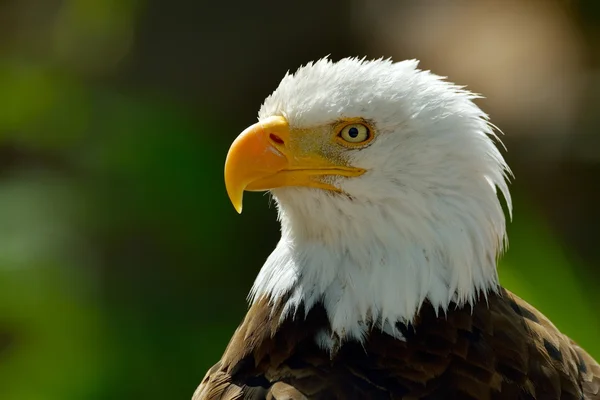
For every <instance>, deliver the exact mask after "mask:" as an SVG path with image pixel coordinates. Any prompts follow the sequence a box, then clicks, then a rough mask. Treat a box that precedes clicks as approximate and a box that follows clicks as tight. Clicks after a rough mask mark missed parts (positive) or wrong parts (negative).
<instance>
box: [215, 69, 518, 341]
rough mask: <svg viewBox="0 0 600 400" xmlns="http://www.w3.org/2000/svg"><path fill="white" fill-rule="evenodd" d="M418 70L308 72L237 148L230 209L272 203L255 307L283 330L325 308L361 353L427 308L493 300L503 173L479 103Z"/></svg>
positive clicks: (283, 87) (232, 155)
mask: <svg viewBox="0 0 600 400" xmlns="http://www.w3.org/2000/svg"><path fill="white" fill-rule="evenodd" d="M417 64H418V63H417V62H416V61H414V60H410V61H403V62H397V63H394V62H391V61H390V60H374V61H365V60H359V59H356V58H346V59H342V60H340V61H338V62H332V61H330V60H328V59H322V60H319V61H317V62H314V63H309V64H307V65H306V66H303V67H301V68H300V69H299V70H298V71H297V72H295V73H294V74H287V75H286V76H285V77H284V78H283V80H282V81H281V83H280V84H279V87H278V88H277V89H276V90H275V91H274V92H273V93H272V94H271V95H270V96H269V97H268V98H267V99H266V100H265V102H264V104H263V105H262V107H261V109H260V112H259V121H258V122H257V123H256V124H254V125H252V126H251V127H249V128H248V129H246V130H245V131H244V132H242V133H241V134H240V135H239V136H238V138H237V139H236V140H235V141H234V143H233V144H232V146H231V148H230V151H229V154H228V155H227V161H226V165H225V181H226V187H227V192H228V194H229V196H230V199H231V201H232V203H233V205H234V207H235V208H236V209H237V210H238V211H239V212H241V209H242V194H243V192H244V191H265V190H268V191H270V193H271V194H272V196H273V198H274V199H275V201H276V204H277V207H278V212H279V219H280V221H281V228H282V229H281V231H282V237H281V240H280V242H279V243H278V245H277V247H276V249H275V250H274V252H273V253H272V254H271V256H270V257H269V258H268V259H267V261H266V263H265V265H264V266H263V268H262V269H261V272H260V273H259V275H258V277H257V279H256V281H255V284H254V287H253V289H252V292H251V301H255V300H256V299H259V298H261V297H263V296H267V297H268V298H270V299H271V300H272V301H273V302H276V301H283V302H285V305H284V306H285V310H286V312H285V313H284V315H286V316H289V315H290V313H291V314H292V315H294V314H295V312H296V311H297V310H298V309H299V307H300V305H302V306H303V309H304V310H309V309H310V308H311V307H312V306H314V305H315V304H317V303H322V304H323V305H324V307H325V309H326V310H327V313H328V317H329V319H330V323H331V329H332V332H333V333H334V334H335V335H337V336H338V337H340V338H342V339H356V340H362V338H363V337H364V335H365V333H366V332H367V331H368V329H370V328H371V327H373V326H378V327H379V328H381V329H383V330H385V331H387V332H389V333H390V334H392V335H400V334H399V333H398V332H396V330H395V328H394V327H395V326H396V325H395V324H396V323H397V322H403V323H408V322H411V321H412V320H413V319H414V317H415V315H416V314H417V312H418V310H419V308H420V306H421V305H422V304H423V303H424V302H426V301H427V302H429V303H431V304H432V305H433V307H434V308H435V309H436V310H441V311H442V312H443V311H445V310H446V309H447V308H448V307H449V306H450V304H451V303H452V302H454V303H456V304H459V305H464V304H467V303H473V302H474V301H475V299H476V298H477V297H478V296H479V294H480V293H484V294H485V293H488V292H489V291H495V290H497V289H498V277H497V272H496V259H497V256H498V254H499V253H500V252H501V251H502V249H503V245H504V243H505V237H506V224H505V216H504V212H503V209H502V206H501V203H500V201H499V199H498V197H497V194H496V190H497V189H499V190H500V192H501V193H502V194H503V197H504V198H505V199H506V202H507V205H508V208H509V210H510V208H511V199H510V193H509V191H508V187H507V176H508V175H509V174H510V170H509V169H508V166H507V165H506V163H505V161H504V159H503V157H502V155H501V153H500V152H499V150H498V148H497V147H496V145H495V143H494V142H495V141H496V140H497V138H496V136H495V135H494V132H493V127H492V125H491V124H490V123H489V122H488V120H487V115H486V114H485V113H484V112H483V111H482V110H481V109H480V108H479V107H478V106H477V105H475V103H474V102H473V100H474V99H475V98H477V96H476V95H474V94H473V93H471V92H469V91H467V90H464V89H463V88H461V87H459V86H456V85H454V84H452V83H449V82H447V81H445V80H444V79H443V78H442V77H439V76H437V75H434V74H432V73H431V72H429V71H422V70H419V69H418V68H417ZM328 343H329V342H328V341H327V339H326V338H324V339H323V340H322V344H323V346H324V347H327V346H328Z"/></svg>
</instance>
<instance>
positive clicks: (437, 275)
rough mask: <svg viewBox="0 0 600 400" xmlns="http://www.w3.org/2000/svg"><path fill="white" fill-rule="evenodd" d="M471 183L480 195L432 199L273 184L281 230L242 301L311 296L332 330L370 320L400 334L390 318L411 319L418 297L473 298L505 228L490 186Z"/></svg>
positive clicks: (482, 289)
mask: <svg viewBox="0 0 600 400" xmlns="http://www.w3.org/2000/svg"><path fill="white" fill-rule="evenodd" d="M466 183H468V184H469V185H471V186H472V185H476V184H477V182H473V181H471V182H466ZM478 184H479V185H487V188H480V189H483V190H482V191H481V192H483V193H485V192H486V191H487V192H489V196H488V197H489V198H488V199H484V200H487V202H484V203H479V201H480V200H482V199H472V200H469V199H464V198H456V199H454V200H453V199H452V198H443V197H442V198H437V199H432V201H433V202H435V203H437V207H435V206H434V207H429V206H428V205H427V204H424V203H422V200H421V199H419V198H418V197H415V196H406V197H402V196H401V195H400V194H398V197H397V198H395V199H393V200H389V201H388V202H385V203H381V204H369V203H365V202H361V201H360V200H357V199H351V198H348V197H344V196H340V195H333V194H330V193H326V192H323V191H319V190H314V189H297V188H285V189H278V190H276V191H274V192H275V193H274V195H275V197H276V199H277V201H278V204H279V217H280V220H281V226H282V237H281V240H280V241H279V243H278V244H277V247H276V249H275V251H273V253H272V254H271V255H270V256H269V258H268V259H267V261H266V263H265V265H264V266H263V268H262V270H261V271H260V273H259V275H258V277H257V279H256V281H255V283H254V286H253V288H252V291H251V294H250V297H251V299H252V301H255V300H256V299H258V298H260V297H262V296H268V297H270V298H271V299H273V300H275V299H281V298H284V297H285V296H286V295H288V296H289V298H288V300H287V303H286V305H285V312H284V313H283V315H284V317H285V316H289V315H294V314H295V311H296V310H297V309H298V306H299V305H300V304H301V303H303V304H304V306H305V310H310V308H311V307H312V306H313V305H314V304H315V303H317V302H320V301H321V302H323V304H324V306H325V308H326V310H327V312H328V315H329V319H330V323H331V327H332V331H333V333H334V334H335V335H336V336H337V337H338V338H339V339H341V340H353V339H354V340H359V341H361V340H363V339H364V338H365V334H366V333H367V331H368V330H369V329H370V328H372V327H377V328H380V329H383V330H386V331H387V332H388V333H390V334H392V335H396V336H397V337H400V334H399V333H398V332H396V331H395V324H396V322H401V323H407V322H411V321H412V320H413V319H414V317H415V316H416V314H417V313H418V311H419V308H420V307H421V305H422V304H423V302H424V301H426V300H427V301H429V302H430V303H431V304H432V305H433V307H434V308H435V309H437V310H439V311H441V312H445V311H446V310H447V309H448V307H449V305H450V303H451V302H455V303H457V304H458V305H465V304H473V303H474V301H475V300H476V299H477V297H478V295H479V294H480V293H484V294H485V293H487V292H489V291H496V290H497V288H498V276H497V273H496V258H497V253H498V252H499V251H501V249H502V244H503V240H504V237H505V235H504V226H505V224H504V215H503V212H502V209H501V206H500V203H499V202H498V200H497V199H496V196H495V193H494V191H493V190H491V188H490V186H489V183H488V182H487V181H486V180H481V181H480V182H478ZM303 205H304V206H303ZM490 205H491V206H492V207H491V208H490V207H489V206H490ZM430 209H433V210H437V212H429V210H430ZM298 317H301V318H303V317H304V316H298ZM327 345H328V344H327V343H326V344H325V346H327Z"/></svg>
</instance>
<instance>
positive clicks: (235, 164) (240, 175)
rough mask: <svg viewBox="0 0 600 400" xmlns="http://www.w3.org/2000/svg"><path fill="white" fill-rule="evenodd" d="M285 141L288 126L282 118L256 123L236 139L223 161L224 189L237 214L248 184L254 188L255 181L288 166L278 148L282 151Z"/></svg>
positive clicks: (287, 136) (272, 118)
mask: <svg viewBox="0 0 600 400" xmlns="http://www.w3.org/2000/svg"><path fill="white" fill-rule="evenodd" d="M288 139H289V125H288V123H287V121H286V120H285V118H283V117H271V118H269V119H267V120H264V121H261V122H258V123H256V124H254V125H252V126H250V127H249V128H247V129H246V130H244V131H243V132H242V133H241V134H240V135H239V136H238V137H237V138H236V139H235V141H234V142H233V144H232V145H231V147H230V148H229V152H228V153H227V160H226V161H225V186H226V188H227V194H228V195H229V199H230V200H231V203H233V207H234V208H235V209H236V211H237V212H238V213H241V212H242V199H243V194H244V190H247V188H248V186H249V185H250V184H252V183H254V184H255V186H256V182H259V181H261V180H262V179H263V178H267V177H269V176H273V175H275V174H277V172H279V171H282V170H284V169H285V168H286V167H288V166H289V162H288V159H287V157H286V156H285V155H284V154H283V153H282V152H281V151H280V150H279V149H278V147H279V148H285V144H286V141H287V140H288ZM264 189H270V188H268V187H265V188H264ZM256 190H260V189H258V188H257V189H256Z"/></svg>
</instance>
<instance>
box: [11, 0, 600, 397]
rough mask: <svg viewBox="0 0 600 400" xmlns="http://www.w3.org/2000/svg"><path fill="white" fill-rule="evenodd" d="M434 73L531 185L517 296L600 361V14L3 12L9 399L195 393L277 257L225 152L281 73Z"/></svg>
mask: <svg viewBox="0 0 600 400" xmlns="http://www.w3.org/2000/svg"><path fill="white" fill-rule="evenodd" d="M327 54H331V57H332V58H334V59H337V58H340V57H343V56H349V55H367V56H369V57H379V56H386V57H387V56H392V57H394V59H397V60H401V59H404V58H419V59H420V60H422V63H421V66H422V67H423V68H425V69H432V70H433V71H434V72H436V73H438V74H441V75H446V76H449V77H450V79H451V80H452V81H455V82H457V83H459V84H465V85H468V87H469V88H470V89H472V90H474V91H476V92H480V93H483V94H484V95H485V96H486V97H487V99H484V100H481V101H479V104H480V105H481V106H482V107H483V108H484V109H485V110H486V112H488V113H490V115H491V118H492V121H493V122H494V123H495V124H497V125H498V126H499V127H500V128H502V130H503V131H504V133H505V136H504V142H505V144H506V145H507V147H508V149H509V150H508V153H507V154H506V156H507V159H508V161H509V163H510V164H511V166H512V168H513V170H514V172H515V175H516V180H515V181H514V184H513V185H512V191H513V193H514V197H515V207H514V222H513V223H511V224H510V226H509V235H510V250H509V252H508V254H507V256H506V257H505V258H504V259H503V261H502V262H501V265H500V273H501V277H502V281H503V283H504V284H505V286H507V287H508V288H510V289H512V290H513V291H515V292H516V293H517V294H519V295H520V296H521V297H523V298H525V299H527V300H528V301H530V302H531V303H532V304H534V305H535V306H536V307H538V308H539V309H541V310H542V311H543V312H544V313H546V315H547V316H549V317H550V318H551V319H552V320H553V321H554V322H555V324H556V325H557V326H558V327H559V328H560V329H561V330H563V331H564V332H565V333H567V334H569V335H570V336H572V337H573V338H574V339H575V340H577V341H579V342H580V343H581V344H582V345H583V346H584V347H586V348H587V349H588V350H589V352H590V353H591V354H593V355H594V356H595V357H600V340H599V338H600V316H599V315H598V310H599V307H598V306H599V301H600V293H599V292H598V290H599V289H600V284H599V283H598V278H599V276H600V270H599V269H598V265H599V261H600V251H599V245H600V242H599V237H598V233H597V227H598V226H599V225H600V207H599V205H600V194H599V191H598V189H599V188H600V178H599V176H600V133H599V131H600V114H599V108H600V95H599V93H600V5H599V3H598V2H597V1H595V0H585V1H584V0H581V1H553V0H543V1H542V0H540V1H529V0H528V1H525V0H519V1H517V0H515V1H503V2H488V1H483V0H479V1H456V2H448V1H437V2H436V1H430V2H417V1H414V0H413V1H409V0H406V1H391V0H390V1H386V0H333V1H330V2H321V1H317V0H307V1H303V2H297V3H291V2H290V3H285V4H284V3H282V2H275V1H264V2H248V1H241V0H238V1H232V2H210V3H208V2H203V1H193V0H173V1H171V2H166V1H159V0H86V1H80V0H4V1H2V2H0V399H3V400H40V399H43V400H76V399H77V400H79V399H92V400H93V399H114V400H119V399H123V400H124V399H141V398H143V399H148V400H149V399H188V398H190V397H191V395H192V393H193V391H194V389H195V387H196V386H197V384H198V383H199V381H200V380H201V378H202V376H203V375H204V373H205V371H206V369H207V368H208V367H209V366H210V365H212V364H213V363H214V362H215V361H216V360H218V358H219V357H220V355H221V353H222V351H223V349H224V347H225V345H226V343H227V341H228V339H229V337H230V335H231V334H232V332H233V330H234V329H235V327H236V326H237V324H238V323H239V322H240V320H241V318H242V317H243V315H244V313H245V310H246V303H245V297H246V294H247V292H248V289H249V288H250V286H251V284H252V280H253V278H254V276H255V275H256V273H257V271H258V269H259V268H260V266H261V265H262V263H263V261H264V259H265V258H266V256H267V255H268V254H269V252H270V251H271V249H272V248H273V247H274V246H275V243H276V241H277V238H278V235H279V233H278V224H277V222H276V220H275V211H274V210H273V207H269V206H268V200H267V198H266V197H265V196H263V195H259V194H255V195H248V196H246V202H245V207H244V214H243V215H242V216H238V215H237V214H236V213H235V211H234V210H233V208H232V206H231V205H230V204H229V201H228V199H227V196H226V194H225V189H224V185H223V179H222V167H223V163H224V160H225V155H226V152H227V149H228V146H229V144H230V143H231V141H232V140H233V139H234V138H235V136H236V135H237V134H238V133H239V132H240V131H241V130H242V129H244V128H245V127H246V126H248V125H249V124H251V123H253V122H255V121H256V112H257V111H258V108H259V106H260V104H261V102H262V100H263V99H264V97H266V96H267V95H268V94H269V93H270V92H271V91H272V90H273V89H274V88H275V87H276V85H277V83H278V82H279V80H280V79H281V78H282V77H283V75H284V73H285V72H286V71H287V70H288V69H290V70H294V69H296V68H297V67H298V66H299V65H300V64H302V63H305V62H307V61H309V60H312V59H316V58H320V57H323V56H325V55H327Z"/></svg>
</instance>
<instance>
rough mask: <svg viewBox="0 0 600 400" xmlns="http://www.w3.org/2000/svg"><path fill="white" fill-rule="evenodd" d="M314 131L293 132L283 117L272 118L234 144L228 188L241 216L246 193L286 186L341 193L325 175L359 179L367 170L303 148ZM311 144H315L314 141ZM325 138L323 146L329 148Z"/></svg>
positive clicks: (229, 155)
mask: <svg viewBox="0 0 600 400" xmlns="http://www.w3.org/2000/svg"><path fill="white" fill-rule="evenodd" d="M316 133H318V132H315V131H312V130H297V131H294V130H291V129H290V126H289V124H288V121H287V120H286V119H285V118H284V117H281V116H273V117H269V118H267V119H265V120H262V121H260V122H258V123H256V124H254V125H252V126H250V127H249V128H247V129H246V130H244V131H243V132H242V133H241V134H240V135H239V136H238V137H237V138H236V139H235V141H234V142H233V144H232V145H231V147H230V148H229V152H228V153H227V160H226V161H225V187H226V189H227V194H228V195H229V199H230V200H231V203H232V204H233V207H234V208H235V209H236V211H237V212H238V213H241V212H242V200H243V194H244V190H249V191H262V190H269V189H275V188H278V187H283V186H306V187H313V188H319V189H326V190H333V191H337V192H339V191H340V190H339V189H338V188H336V187H335V186H333V185H331V184H328V183H325V182H323V181H321V179H320V177H321V176H324V175H342V176H359V175H362V174H363V173H364V172H365V170H363V169H360V168H353V167H348V166H345V165H340V163H339V162H334V161H332V160H329V159H327V158H325V157H323V156H322V155H320V154H318V152H317V151H314V150H305V146H303V143H304V140H303V139H306V136H307V135H314V134H316ZM311 139H313V140H309V141H308V142H310V143H314V137H313V138H311ZM327 139H328V138H322V139H321V140H322V141H323V146H326V145H330V143H329V141H328V140H327Z"/></svg>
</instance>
